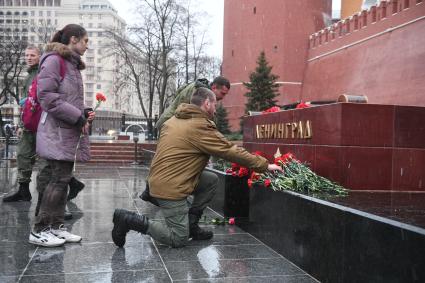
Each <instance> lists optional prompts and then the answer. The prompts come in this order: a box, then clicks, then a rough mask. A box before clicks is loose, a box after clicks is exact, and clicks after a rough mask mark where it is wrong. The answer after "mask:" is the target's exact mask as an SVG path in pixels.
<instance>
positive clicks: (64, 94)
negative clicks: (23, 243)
mask: <svg viewBox="0 0 425 283" xmlns="http://www.w3.org/2000/svg"><path fill="white" fill-rule="evenodd" d="M87 49H88V37H87V31H86V30H85V29H84V28H83V27H81V26H79V25H75V24H70V25H67V26H65V27H64V28H63V29H62V30H60V31H58V32H57V33H56V34H55V35H54V36H53V39H52V41H51V43H49V44H48V45H47V47H46V52H45V53H44V55H43V56H42V58H41V60H40V68H39V69H40V71H39V74H38V86H37V91H38V93H37V96H38V100H39V102H40V105H41V108H42V109H43V113H42V115H41V118H40V123H39V126H38V131H37V154H38V155H39V156H40V157H41V158H43V159H46V160H47V162H48V163H49V166H50V168H51V170H52V178H51V179H50V182H49V184H48V186H47V188H46V189H45V191H44V194H43V198H42V201H41V206H40V211H39V214H38V216H37V217H36V221H35V224H34V227H33V231H32V232H31V233H30V237H29V242H30V243H33V244H36V245H40V246H46V247H54V246H60V245H63V244H64V243H65V242H72V243H76V242H80V241H81V237H80V236H78V235H73V234H71V233H69V232H68V231H66V229H65V228H64V225H63V224H64V212H65V205H66V198H67V186H68V183H69V181H70V179H71V177H72V169H73V166H74V158H76V160H77V161H83V162H84V161H88V160H89V159H90V149H89V140H88V135H87V133H88V127H89V124H88V121H91V120H93V119H94V112H91V111H89V110H88V109H87V108H85V107H84V93H83V81H82V77H81V73H80V71H81V70H83V69H84V67H85V66H84V63H83V62H82V61H81V56H82V55H84V53H85V52H86V50H87ZM63 65H65V66H63ZM63 67H65V75H64V76H63V73H62V74H61V69H63ZM80 135H81V137H80Z"/></svg>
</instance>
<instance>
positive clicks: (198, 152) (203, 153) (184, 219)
mask: <svg viewBox="0 0 425 283" xmlns="http://www.w3.org/2000/svg"><path fill="white" fill-rule="evenodd" d="M190 103H191V104H185V103H183V104H181V105H180V106H179V107H178V109H177V111H176V113H175V115H174V116H173V117H172V118H170V119H169V120H167V121H166V122H165V123H164V125H163V126H162V128H161V136H160V139H159V142H158V145H157V150H156V154H155V156H154V158H153V161H152V165H151V170H150V174H149V177H148V183H149V186H150V194H151V196H152V197H153V198H155V199H156V200H157V202H158V204H159V207H160V210H161V212H162V215H163V216H164V218H165V221H152V220H149V219H148V217H146V216H144V215H139V214H137V213H135V212H130V211H127V210H124V209H116V210H115V212H114V216H113V223H114V228H113V230H112V239H113V241H114V243H115V244H116V245H117V246H119V247H122V246H124V244H125V237H126V235H127V232H128V231H129V230H134V231H137V232H140V233H143V234H148V235H150V236H151V237H152V238H154V239H155V240H157V241H159V242H161V243H163V244H166V245H169V246H171V247H182V246H184V245H186V243H187V242H188V240H189V239H190V238H191V239H192V240H208V239H211V238H212V237H213V233H212V232H211V231H206V230H204V229H202V228H200V227H199V225H198V223H199V219H200V218H201V216H202V213H203V211H204V209H205V208H206V207H207V205H208V204H209V202H210V201H211V199H212V198H213V196H214V194H215V190H216V187H217V182H218V177H217V176H216V175H215V174H214V173H212V172H207V171H203V170H204V168H205V166H206V165H207V163H208V160H209V159H210V156H211V155H213V156H217V157H220V158H223V159H226V160H229V161H232V162H237V163H239V164H241V165H242V166H245V167H248V168H251V169H254V170H255V171H257V172H264V171H266V170H271V171H273V170H279V171H281V170H282V169H281V167H279V166H277V165H275V164H269V163H268V161H267V160H266V159H265V158H263V157H261V156H257V155H252V154H250V153H249V152H247V151H246V150H245V149H243V148H242V147H239V146H237V145H235V144H233V143H232V142H230V141H228V140H227V139H226V138H225V137H224V136H223V135H222V134H221V133H220V132H219V131H218V130H217V128H216V126H215V124H214V122H213V121H212V119H213V117H214V114H215V111H216V104H217V101H216V97H215V94H214V93H213V92H212V91H211V90H209V89H207V88H198V89H197V90H196V91H195V93H194V94H193V95H192V98H191V101H190ZM189 195H193V202H192V203H189V202H188V200H187V197H188V196H189Z"/></svg>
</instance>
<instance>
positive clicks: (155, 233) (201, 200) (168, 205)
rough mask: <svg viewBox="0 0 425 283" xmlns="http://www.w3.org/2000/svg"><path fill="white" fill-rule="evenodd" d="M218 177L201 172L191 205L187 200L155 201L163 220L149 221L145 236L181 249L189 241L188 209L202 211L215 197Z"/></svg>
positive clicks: (210, 173)
mask: <svg viewBox="0 0 425 283" xmlns="http://www.w3.org/2000/svg"><path fill="white" fill-rule="evenodd" d="M217 184H218V177H217V175H216V174H214V173H212V172H209V171H203V172H202V174H201V178H200V180H199V183H198V185H197V186H196V188H195V190H194V191H193V203H192V204H190V203H189V202H188V201H187V198H184V199H182V200H164V199H157V201H158V203H159V207H160V210H161V213H162V215H163V216H164V219H150V220H149V228H148V231H147V234H148V235H150V236H151V237H152V238H154V239H155V240H157V241H159V242H161V243H163V244H166V245H169V246H172V247H176V248H177V247H182V246H184V245H186V244H187V241H188V239H189V216H188V212H189V209H190V208H192V209H196V210H198V211H201V213H202V211H203V210H204V209H205V208H206V207H207V205H208V204H209V203H210V201H211V200H212V198H213V197H214V195H215V191H216V189H217Z"/></svg>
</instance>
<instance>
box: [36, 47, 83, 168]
mask: <svg viewBox="0 0 425 283" xmlns="http://www.w3.org/2000/svg"><path fill="white" fill-rule="evenodd" d="M52 53H55V54H58V55H60V56H62V58H64V59H65V60H64V61H65V65H66V68H65V77H64V78H63V80H62V78H61V76H60V73H59V72H60V59H59V58H58V56H48V55H49V54H52ZM82 69H84V63H83V62H82V61H81V58H80V56H79V55H78V54H77V53H75V52H73V51H71V50H70V49H69V48H68V47H67V46H66V45H64V44H61V43H50V44H48V45H47V48H46V53H45V54H44V55H43V56H42V57H41V59H40V68H39V70H40V71H39V74H38V85H37V97H38V100H39V102H40V105H41V108H42V109H43V113H42V115H41V118H40V123H39V124H38V129H37V154H38V155H39V156H40V157H42V158H44V159H48V160H62V161H74V156H75V153H76V152H77V161H83V162H84V161H88V160H89V159H90V144H89V139H88V136H87V135H84V137H82V138H81V142H80V145H79V147H78V150H77V144H78V140H79V138H80V134H81V126H76V123H77V121H78V119H79V118H80V117H81V116H82V115H83V113H84V108H85V107H84V92H83V80H82V77H81V73H80V70H82Z"/></svg>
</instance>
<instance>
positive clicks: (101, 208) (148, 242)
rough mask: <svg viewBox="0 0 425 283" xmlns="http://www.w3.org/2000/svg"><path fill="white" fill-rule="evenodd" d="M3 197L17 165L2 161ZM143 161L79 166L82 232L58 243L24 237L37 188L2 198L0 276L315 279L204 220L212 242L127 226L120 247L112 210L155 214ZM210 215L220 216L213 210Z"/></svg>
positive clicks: (77, 202) (77, 229) (76, 223)
mask: <svg viewBox="0 0 425 283" xmlns="http://www.w3.org/2000/svg"><path fill="white" fill-rule="evenodd" d="M1 165H2V167H1V168H0V199H2V198H3V196H4V195H5V194H7V193H8V192H9V190H11V189H13V188H16V187H17V184H16V168H8V167H7V166H5V164H4V163H3V164H1ZM147 172H148V168H146V167H135V168H131V167H116V166H105V165H102V166H100V165H90V166H78V167H77V172H76V175H77V177H78V178H79V179H81V180H82V181H83V182H84V183H85V184H86V187H85V189H84V190H83V191H82V192H81V193H80V194H79V195H78V197H77V198H76V199H74V200H73V201H72V202H70V203H69V204H68V208H69V210H70V211H71V212H72V213H73V216H74V218H73V219H72V220H70V221H67V222H66V226H67V228H68V230H69V231H70V232H72V233H75V234H77V235H81V236H82V237H83V241H82V242H81V243H79V244H65V245H64V246H63V247H58V248H43V247H37V246H34V245H32V244H29V243H28V236H29V232H30V228H31V222H32V221H33V215H34V209H35V203H36V198H37V193H36V192H34V184H33V183H32V184H31V192H32V196H33V200H32V202H21V203H7V204H6V203H3V202H2V201H0V215H1V217H0V282H43V283H47V282H73V283H77V282H294V283H295V282H297V283H298V282H317V281H316V280H315V279H314V278H312V277H311V276H309V275H308V274H306V273H305V272H304V271H303V270H301V269H300V268H298V267H297V266H295V265H294V264H293V263H291V262H290V261H288V260H287V259H285V258H284V257H282V256H281V255H279V254H278V253H276V252H275V251H273V250H272V249H271V248H269V247H268V246H266V245H265V244H263V243H262V242H260V241H259V240H258V239H256V238H255V237H253V236H252V235H250V234H249V233H246V232H244V231H243V230H242V229H240V228H238V227H237V226H233V225H226V226H215V225H204V226H207V227H208V229H211V230H213V231H214V237H213V239H211V240H209V241H191V242H190V243H189V244H188V246H186V247H184V248H179V249H174V248H169V247H167V246H164V245H161V244H160V243H158V242H156V241H154V240H152V239H151V238H150V237H149V236H146V235H141V234H138V233H136V232H134V231H131V232H130V233H129V234H128V235H127V241H126V245H125V246H124V248H117V247H116V246H115V245H114V243H113V242H112V239H111V230H112V226H113V224H112V214H113V211H114V209H116V208H125V209H129V210H132V211H136V212H138V213H140V214H145V215H147V216H149V217H150V218H151V219H158V218H160V215H159V212H158V209H157V208H156V207H155V206H153V205H151V204H149V203H146V202H144V201H142V200H141V199H139V198H138V197H137V196H138V194H139V193H140V192H141V191H143V190H144V186H145V179H146V175H147ZM205 214H206V216H207V219H212V218H215V217H220V215H218V214H217V213H216V212H214V211H213V210H211V209H208V210H207V211H206V213H205Z"/></svg>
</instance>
